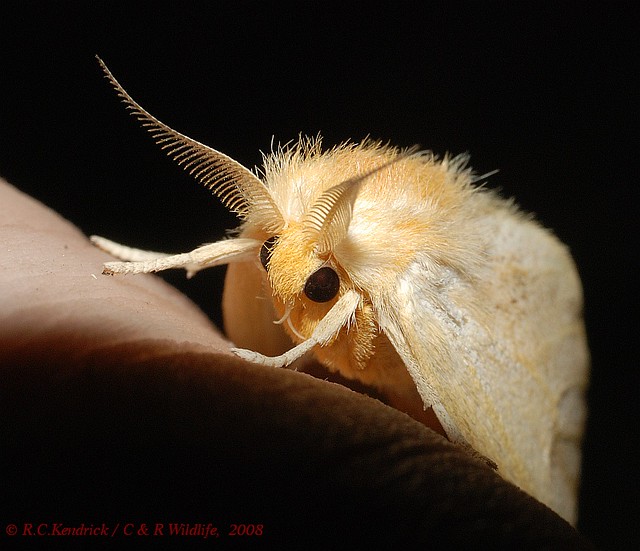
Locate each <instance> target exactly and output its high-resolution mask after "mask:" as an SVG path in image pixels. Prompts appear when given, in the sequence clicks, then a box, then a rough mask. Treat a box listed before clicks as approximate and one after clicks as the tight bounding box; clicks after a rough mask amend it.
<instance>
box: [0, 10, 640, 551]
mask: <svg viewBox="0 0 640 551" xmlns="http://www.w3.org/2000/svg"><path fill="white" fill-rule="evenodd" d="M86 4H87V6H84V5H82V7H81V6H80V5H79V4H75V3H70V2H60V3H57V2H56V3H53V2H51V3H49V2H42V3H37V2H21V3H17V4H16V6H15V7H12V4H11V2H4V3H3V7H2V8H0V9H1V10H2V13H1V15H0V100H1V101H0V175H2V176H3V177H5V178H6V179H8V180H9V181H10V182H11V183H13V184H14V185H16V186H17V187H19V188H20V189H22V190H23V191H25V192H27V193H29V194H31V195H33V196H34V197H36V198H38V199H40V200H42V201H43V202H44V203H46V204H47V205H49V206H51V207H52V208H54V209H55V210H57V211H59V212H60V213H61V214H62V215H64V216H66V217H67V218H69V219H70V220H71V221H73V222H74V223H76V224H77V225H78V226H79V227H80V228H81V229H82V230H83V231H84V232H86V233H87V234H92V233H96V234H100V235H104V236H107V237H109V238H112V239H114V240H116V241H119V242H124V243H127V244H130V245H133V246H138V247H142V248H150V249H154V250H166V251H168V252H183V251H187V250H190V249H192V248H194V247H195V246H197V245H199V244H201V243H204V242H210V241H214V240H216V239H218V238H220V237H221V236H222V235H223V234H224V230H225V229H226V228H232V227H234V226H235V224H236V222H235V219H234V217H233V216H231V215H229V214H228V213H226V212H225V211H224V209H223V208H222V207H221V206H220V205H219V203H218V201H217V199H215V198H213V197H212V196H211V195H210V193H209V192H208V191H206V190H204V189H201V188H200V187H199V186H198V185H197V184H195V183H194V182H193V181H192V180H191V179H190V178H189V177H188V176H187V175H186V174H183V173H182V171H181V170H180V169H179V168H178V167H176V166H175V165H174V164H173V163H172V162H171V161H169V160H167V159H166V158H165V157H164V155H163V154H162V153H161V152H159V150H158V148H157V147H156V146H155V145H154V144H153V143H152V141H151V140H150V139H149V138H148V137H147V136H146V135H145V133H144V132H143V131H141V130H140V129H139V128H138V127H137V125H136V123H135V122H134V121H133V119H132V118H131V117H129V116H128V115H126V113H125V110H124V109H123V107H122V106H121V105H119V103H118V100H117V98H116V96H115V94H114V93H113V91H112V90H111V89H110V87H109V86H108V84H107V82H106V81H105V80H104V79H103V78H102V75H101V73H100V70H99V68H98V66H97V63H96V61H95V59H94V55H96V54H99V55H100V56H101V57H102V58H103V59H104V60H105V61H106V63H107V64H108V65H109V67H110V68H111V70H112V71H113V73H114V74H115V76H116V77H117V78H118V79H119V80H120V82H121V83H122V84H123V86H124V87H125V88H126V89H127V90H128V91H129V92H130V93H131V94H132V95H133V97H134V98H135V99H136V100H138V101H139V102H140V103H141V104H142V106H144V107H145V108H146V109H147V110H148V111H149V112H151V113H152V114H154V115H156V116H157V117H158V118H160V119H161V120H162V121H164V122H166V123H167V124H169V125H170V126H172V127H173V128H175V129H177V130H179V131H181V132H183V133H185V134H187V135H189V136H191V137H193V138H196V139H198V140H200V141H202V142H204V143H207V144H209V145H211V146H212V147H215V148H216V149H218V150H220V151H223V152H225V153H227V154H228V155H230V156H231V157H233V158H235V159H236V160H238V161H240V162H241V163H242V164H244V165H245V166H248V167H253V166H255V165H259V164H260V161H261V157H260V153H259V151H260V150H262V151H265V152H266V151H269V150H270V147H271V145H270V144H271V140H272V137H275V141H276V142H278V141H279V142H287V141H289V140H292V139H295V138H296V137H297V135H298V133H300V132H302V133H306V134H312V135H315V134H316V133H318V132H321V133H322V135H323V136H324V142H325V144H326V145H333V144H335V143H338V142H340V141H343V140H345V139H348V138H353V139H360V138H362V137H364V136H366V135H370V136H372V137H374V138H380V139H383V140H385V141H386V140H390V141H391V142H392V143H393V144H395V145H400V146H410V145H413V144H416V143H418V144H420V145H421V146H422V147H424V148H429V149H433V150H434V151H435V152H437V153H440V154H443V153H445V152H447V151H449V152H452V153H460V152H464V151H468V152H470V154H471V156H472V164H473V166H474V167H475V169H476V170H477V171H478V172H479V173H484V172H488V171H490V170H493V169H495V168H499V169H500V172H499V173H498V174H497V175H496V176H493V177H492V178H491V182H492V185H495V186H498V187H500V188H502V189H503V191H504V193H505V194H506V195H509V196H514V197H516V198H517V201H518V203H519V204H520V205H521V206H522V207H523V208H524V209H526V210H528V211H532V212H534V213H536V215H537V216H538V218H539V219H540V220H541V221H542V222H543V223H544V224H545V225H547V226H548V227H551V228H553V229H554V230H555V231H556V233H557V234H558V235H559V236H560V238H561V239H562V240H564V241H565V242H566V243H568V244H569V246H570V247H571V249H572V251H573V253H574V256H575V258H576V261H577V263H578V266H579V269H580V271H581V274H582V277H583V281H584V287H585V295H586V319H587V325H588V332H589V338H590V343H591V350H592V355H593V372H592V378H591V389H590V394H589V402H590V406H589V407H590V419H589V425H588V431H587V436H586V441H585V446H584V466H583V490H582V496H581V520H580V530H581V532H582V533H583V534H585V535H587V536H588V537H589V538H590V539H591V540H592V541H594V542H595V543H596V544H597V545H598V547H600V548H602V549H632V548H635V546H636V545H637V544H638V539H637V533H638V527H637V523H638V506H637V505H636V502H637V498H636V493H637V489H638V488H637V483H638V477H637V474H636V473H637V470H636V468H637V461H633V460H632V458H634V454H635V449H636V448H637V444H638V435H637V433H638V428H637V421H638V412H637V406H636V402H637V401H638V398H639V397H640V396H639V395H640V392H639V390H640V385H639V381H638V369H637V367H638V366H637V360H636V359H635V355H634V356H633V357H632V354H631V349H632V347H634V346H635V345H633V344H632V343H633V342H634V341H633V340H632V339H633V338H634V337H635V338H637V337H636V332H635V331H633V333H632V327H636V328H637V321H636V320H637V318H636V315H635V314H636V312H635V311H632V309H633V306H635V303H636V293H635V283H636V281H637V279H636V277H634V276H632V272H631V269H632V266H634V265H636V264H637V258H638V255H637V248H636V245H635V241H636V239H635V237H636V235H635V234H636V232H635V231H632V226H631V207H632V203H633V201H634V199H637V193H636V186H637V182H636V180H637V161H636V158H635V155H634V156H633V157H632V129H633V130H635V132H634V133H633V134H634V135H633V137H634V138H636V143H635V144H633V145H634V146H635V148H634V150H633V153H634V154H637V135H638V127H637V112H636V110H635V103H637V100H638V93H637V92H638V90H637V88H635V87H634V84H635V82H633V81H634V80H635V79H636V76H637V73H638V63H637V61H636V58H635V56H634V54H633V52H634V51H635V46H636V44H635V43H636V40H632V36H633V38H634V39H635V38H636V37H635V35H632V33H635V30H634V27H635V25H634V24H633V21H634V18H633V17H632V15H631V14H632V10H631V4H630V3H629V4H622V3H608V4H606V5H605V4H602V5H597V4H593V3H589V4H587V3H582V2H573V3H558V2H553V3H551V2H547V3H544V2H543V3H536V4H535V6H534V7H530V8H523V7H519V3H513V4H512V3H508V2H504V3H471V2H469V3H451V2H447V3H439V2H435V3H434V2H409V3H403V2H389V3H365V2H358V3H355V2H353V3H348V2H342V3H331V2H299V3H297V4H291V5H290V6H288V7H285V6H281V5H279V4H274V5H270V4H268V3H257V2H256V3H253V2H238V1H237V0H236V1H235V2H210V3H209V4H204V5H197V6H196V5H195V4H191V3H179V7H171V6H173V4H172V5H171V6H165V5H164V3H157V2H153V3H151V2H149V3H135V4H134V3H132V4H131V5H129V6H127V7H126V8H125V7H122V8H118V7H117V4H115V3H113V2H109V3H104V4H103V3H100V2H94V3H86ZM175 4H178V3H175ZM89 5H90V6H91V7H88V6H89ZM632 178H633V182H632ZM634 229H635V228H634ZM0 244H2V246H4V245H5V244H4V243H3V242H2V236H0ZM209 272H210V273H206V272H205V273H201V274H199V275H198V277H196V278H195V279H193V280H191V281H188V282H187V281H186V280H185V279H184V275H183V273H180V274H177V273H176V274H169V275H167V276H166V277H167V278H168V279H169V280H170V281H172V282H173V283H175V284H176V285H178V286H179V287H180V288H181V289H183V290H184V291H185V292H186V293H187V294H189V295H190V296H191V297H192V298H193V299H194V300H195V301H196V302H198V303H199V304H200V305H201V306H202V308H203V309H204V310H205V311H207V312H208V313H210V314H211V316H212V317H213V319H214V320H219V300H220V293H221V286H222V274H223V270H221V269H220V270H218V269H216V270H210V271H209ZM630 288H631V289H632V290H629V289H630ZM425 499H428V496H425ZM1 520H2V519H0V521H1Z"/></svg>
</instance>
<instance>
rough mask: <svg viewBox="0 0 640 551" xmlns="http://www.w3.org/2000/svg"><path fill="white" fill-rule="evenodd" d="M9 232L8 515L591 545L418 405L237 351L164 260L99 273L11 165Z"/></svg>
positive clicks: (96, 258)
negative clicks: (164, 271)
mask: <svg viewBox="0 0 640 551" xmlns="http://www.w3.org/2000/svg"><path fill="white" fill-rule="evenodd" d="M0 235H2V236H3V245H2V247H3V249H2V250H1V251H0V301H1V306H2V308H0V366H1V369H2V379H1V383H2V388H1V389H0V430H1V432H0V438H1V439H2V442H3V447H2V450H3V451H2V455H1V457H2V465H1V468H2V472H4V473H6V474H7V475H8V476H6V477H5V478H6V479H7V480H8V481H9V482H8V487H7V488H6V490H5V491H4V495H5V499H4V500H3V505H2V507H3V509H6V510H3V511H0V513H1V515H2V518H7V515H10V514H13V515H14V516H15V515H16V514H17V513H16V511H19V512H20V513H19V514H18V516H20V515H22V516H24V519H23V520H25V521H28V520H29V519H30V518H31V517H32V516H33V515H37V514H41V515H51V514H52V507H53V506H52V503H56V504H57V505H56V506H57V508H58V509H57V510H58V511H60V504H62V509H61V510H62V511H63V513H62V514H63V516H64V514H66V515H67V516H68V517H73V518H76V516H77V515H81V514H86V513H87V512H91V514H92V518H93V517H95V516H96V515H97V516H100V515H103V516H104V517H105V518H107V517H108V518H114V517H117V516H127V515H129V516H130V518H136V519H138V518H142V517H145V516H151V517H153V518H152V519H151V520H153V521H154V522H159V523H162V522H163V521H164V522H171V521H172V518H174V517H175V516H176V515H181V518H183V519H185V517H186V519H185V520H186V521H188V520H189V518H191V519H192V521H193V522H195V519H200V518H202V517H203V512H205V511H209V512H213V514H214V516H216V517H217V518H218V519H220V521H221V522H222V523H223V524H224V523H226V524H225V527H226V528H228V526H229V525H230V524H232V523H234V522H235V523H237V522H240V521H241V520H242V519H245V520H246V519H249V520H250V521H251V522H253V523H260V522H262V524H264V525H265V526H266V527H267V529H268V530H269V531H270V534H271V537H272V541H274V542H275V541H279V542H290V541H291V540H292V539H295V541H296V542H297V543H298V544H303V543H304V542H305V541H308V542H316V543H317V542H323V543H325V544H327V543H331V542H334V543H348V542H354V543H363V542H366V541H371V542H376V543H398V542H405V543H407V542H410V543H411V544H418V543H426V542H428V543H429V545H430V548H435V549H437V548H450V546H451V545H464V544H465V543H474V544H476V547H477V548H478V547H482V544H486V546H487V548H494V549H500V548H504V549H507V548H514V547H513V546H514V545H518V546H519V547H518V548H539V547H540V545H541V544H544V545H549V546H551V547H550V548H554V547H553V545H556V544H558V546H560V545H562V546H564V545H565V544H566V545H567V548H588V544H586V543H585V542H583V541H582V540H580V539H579V536H578V535H577V534H576V533H575V531H573V529H572V528H571V527H570V526H569V525H567V524H566V523H565V522H564V521H562V520H561V519H560V518H559V517H557V516H556V515H555V514H553V513H552V512H551V511H549V510H548V509H547V508H546V507H544V506H543V505H541V504H539V503H538V502H536V501H535V500H533V499H532V498H530V497H529V496H527V495H525V494H524V493H522V492H520V491H519V490H517V489H516V488H515V487H513V486H511V485H510V484H508V483H506V482H504V481H503V480H502V479H500V477H499V476H498V475H497V474H496V473H495V472H493V471H492V470H491V469H490V468H489V467H487V466H486V465H485V464H483V463H482V461H479V460H476V459H475V458H473V457H470V456H469V455H468V454H467V453H466V452H464V451H463V450H460V449H459V448H458V447H457V446H454V445H452V444H450V443H449V442H447V441H446V440H445V439H443V438H442V437H440V436H439V435H437V434H435V433H434V432H432V431H430V430H429V429H427V428H425V427H424V426H423V425H421V424H420V423H417V422H415V421H414V420H412V419H410V418H409V417H407V416H406V415H403V414H402V413H400V412H398V411H395V410H393V409H392V408H389V407H386V406H384V405H383V404H381V403H379V402H377V401H376V400H373V399H371V398H368V397H366V396H363V395H360V394H357V393H355V392H352V391H350V390H348V389H346V388H344V387H342V386H340V385H335V384H332V383H328V382H326V381H321V380H317V379H314V378H313V377H310V376H308V375H305V374H302V373H296V372H292V371H288V370H275V369H264V368H260V367H256V366H253V365H250V364H246V363H243V362H241V361H239V360H238V359H236V358H235V357H233V356H232V355H230V354H229V353H228V351H227V347H228V344H227V342H226V341H225V340H224V338H223V337H222V336H221V335H220V334H219V333H218V332H217V331H216V330H215V328H213V326H212V325H211V324H210V323H209V321H208V319H207V318H206V316H204V315H203V314H202V313H201V312H200V311H199V310H198V309H197V308H196V307H195V306H194V305H192V304H191V303H190V302H189V301H188V300H187V299H186V298H184V297H182V295H180V294H179V293H177V292H176V291H175V290H173V289H172V288H171V287H170V286H168V285H165V284H164V283H163V282H161V281H160V280H159V279H158V278H156V277H153V276H136V277H135V278H130V279H128V278H122V279H118V278H109V277H105V276H101V275H100V273H99V272H100V266H101V264H102V262H104V261H105V260H106V259H107V258H106V257H105V255H104V254H103V253H101V252H99V251H97V250H95V249H94V248H92V247H91V245H90V244H89V243H88V241H87V240H86V238H85V237H84V236H83V235H82V234H81V233H80V232H79V231H78V230H77V229H76V228H75V227H74V226H73V225H71V224H70V223H68V222H67V221H65V220H64V219H62V218H60V217H59V216H58V215H57V214H56V213H54V212H52V211H51V210H49V209H47V208H46V207H44V206H42V205H41V204H39V203H37V202H35V201H33V200H32V199H31V198H29V197H27V196H25V195H24V194H22V193H20V192H19V191H17V190H15V188H12V187H11V186H9V185H7V184H4V183H0ZM94 276H95V277H94ZM141 515H142V516H141ZM205 516H206V515H205Z"/></svg>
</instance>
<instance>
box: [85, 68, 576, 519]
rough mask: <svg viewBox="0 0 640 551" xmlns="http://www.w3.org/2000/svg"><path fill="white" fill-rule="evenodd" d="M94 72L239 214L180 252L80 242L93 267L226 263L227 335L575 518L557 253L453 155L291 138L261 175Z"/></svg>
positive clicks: (561, 249) (563, 295)
mask: <svg viewBox="0 0 640 551" xmlns="http://www.w3.org/2000/svg"><path fill="white" fill-rule="evenodd" d="M103 68H104V69H105V72H106V74H107V76H108V77H109V79H110V80H111V82H112V84H113V85H114V86H115V87H116V89H117V90H118V92H119V94H120V96H121V97H122V98H123V99H124V101H125V102H126V104H127V107H128V108H129V109H130V110H131V111H132V113H133V114H134V115H135V116H137V118H138V119H140V120H141V121H142V123H143V125H144V126H146V127H147V128H148V129H149V131H150V132H151V133H152V135H153V136H154V138H156V140H158V141H159V143H161V144H162V147H163V148H165V149H166V150H167V152H168V154H169V155H170V156H172V157H173V158H174V159H176V160H177V161H178V162H179V163H180V164H183V166H185V168H186V169H187V170H189V171H190V172H192V173H193V174H194V176H195V177H196V178H197V179H199V180H200V181H202V182H203V183H204V184H205V185H207V186H208V187H210V188H211V189H212V190H213V191H214V192H215V193H216V194H217V195H218V196H219V197H220V198H221V199H222V201H223V202H224V204H225V205H226V206H227V207H229V208H230V209H231V210H233V211H235V212H236V213H237V214H238V216H239V217H240V219H241V220H242V224H241V226H240V228H239V231H238V234H237V237H234V238H232V239H227V240H223V241H220V242H217V243H212V244H209V245H203V246H202V247H199V248H197V249H195V250H194V251H192V252H190V253H184V254H181V255H162V254H160V253H157V254H156V255H154V254H151V253H148V252H145V251H138V250H136V249H129V248H123V247H122V246H118V245H116V244H113V243H111V242H108V241H106V240H104V239H102V238H95V241H96V243H97V244H98V245H99V246H101V247H102V248H104V249H105V250H107V251H109V252H111V253H113V254H114V255H116V256H118V257H119V258H120V259H121V260H123V261H125V262H112V263H107V264H106V265H105V270H106V271H107V272H108V273H139V272H149V271H157V270H159V269H167V268H176V267H180V268H185V269H186V270H187V271H188V273H189V274H194V273H196V272H197V271H198V270H200V269H204V268H207V267H211V266H214V265H218V264H227V263H228V264H229V267H228V271H227V277H226V283H225V290H224V296H223V315H224V320H225V328H226V331H227V334H228V336H229V337H230V338H231V340H232V341H233V342H234V343H235V344H236V346H239V347H242V349H236V350H235V351H236V353H237V354H238V355H240V356H241V357H244V358H246V359H249V360H251V361H256V362H258V363H261V364H263V365H265V366H274V367H283V366H285V365H289V364H291V363H292V362H294V361H296V360H297V359H299V358H301V357H302V356H304V355H306V354H312V355H313V356H314V357H315V358H316V359H317V360H318V361H319V362H320V363H322V364H323V365H324V366H326V367H327V368H328V369H330V370H334V371H337V372H339V373H340V374H341V375H342V376H344V377H346V378H350V379H356V380H358V381H361V382H362V383H364V384H365V385H368V386H370V387H375V388H376V389H378V390H379V391H380V392H381V393H382V395H386V396H388V397H389V399H390V402H392V403H394V405H398V406H399V407H401V408H403V409H406V410H407V411H409V410H416V409H421V408H429V407H431V408H433V411H434V412H435V414H436V416H437V417H438V420H439V422H440V423H441V425H442V427H443V428H444V431H445V432H446V434H447V436H448V437H449V438H450V439H451V440H453V441H456V442H460V443H462V444H464V445H468V446H471V447H472V448H474V449H475V450H476V451H478V452H479V453H480V454H482V455H484V456H486V457H487V458H489V459H491V460H492V461H494V462H495V463H496V465H497V467H498V472H499V473H500V474H501V475H502V476H503V477H504V478H506V479H508V480H510V481H512V482H514V483H515V484H516V485H518V486H520V487H521V488H522V489H524V490H525V491H527V492H529V493H530V494H532V495H533V496H534V497H536V498H538V499H539V500H541V501H542V502H544V503H546V504H547V505H549V506H550V507H551V508H553V509H554V510H556V511H557V512H558V513H559V514H560V515H562V516H563V517H565V518H566V519H567V520H569V521H570V522H575V519H576V496H577V487H578V479H579V471H580V452H579V450H580V440H581V435H582V430H583V423H584V415H585V410H584V398H583V393H584V389H585V386H586V381H587V369H588V351H587V348H586V338H585V334H584V328H583V323H582V318H581V312H582V294H581V287H580V281H579V279H578V276H577V272H576V270H575V266H574V264H573V261H572V259H571V256H570V254H569V253H568V250H567V249H566V247H565V246H564V245H562V244H561V243H560V242H559V241H558V240H557V239H556V238H555V237H554V236H553V235H552V234H551V233H550V232H549V231H547V230H545V229H544V228H542V227H541V226H540V225H539V224H537V223H536V222H535V221H533V220H532V219H531V218H530V217H528V216H525V215H523V214H522V213H520V212H519V211H518V209H517V208H516V207H515V206H514V205H513V203H512V202H510V201H506V200H504V199H501V198H500V197H498V196H497V195H496V194H494V193H493V192H490V191H487V190H485V189H483V188H481V187H478V186H476V185H474V184H475V181H476V177H475V176H474V175H473V173H472V172H471V171H470V170H469V169H467V168H466V162H467V159H466V157H463V156H459V157H454V158H447V157H445V158H444V159H438V158H437V157H435V156H434V155H433V154H431V153H428V152H415V151H410V150H400V149H397V148H393V147H389V146H385V145H382V144H380V143H376V142H372V141H364V142H362V143H359V144H355V143H346V144H343V145H340V146H337V147H334V148H333V149H330V150H323V149H322V148H321V142H320V139H319V138H316V139H310V138H300V140H299V141H298V142H297V143H295V144H293V145H291V146H289V147H284V148H279V149H277V150H276V151H274V152H273V153H272V154H270V155H267V156H265V158H264V169H263V175H262V177H261V178H259V177H258V176H257V175H256V174H254V173H252V172H251V171H249V170H248V169H246V168H244V167H242V166H241V165H240V164H238V163H237V162H236V161H233V160H232V159H230V158H229V157H227V156H225V155H224V154H222V153H219V152H217V151H215V150H213V149H211V148H209V147H207V146H204V145H203V144H200V143H199V142H196V141H195V140H192V139H191V138H188V137H186V136H184V135H182V134H179V133H178V132H176V131H174V130H172V129H171V128H169V127H167V126H166V125H164V124H163V123H161V122H160V121H158V120H157V119H155V118H154V117H153V116H152V115H150V114H148V113H147V112H146V111H144V110H143V109H142V107H140V106H139V105H138V104H137V103H136V102H135V101H134V100H133V99H132V98H131V97H130V96H129V95H128V94H127V93H126V92H125V91H124V90H123V89H122V87H121V86H120V85H119V84H118V83H117V82H116V80H115V79H114V78H113V76H112V75H111V73H109V72H108V70H107V69H106V67H104V65H103Z"/></svg>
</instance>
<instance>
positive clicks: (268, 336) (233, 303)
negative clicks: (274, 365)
mask: <svg viewBox="0 0 640 551" xmlns="http://www.w3.org/2000/svg"><path fill="white" fill-rule="evenodd" d="M222 313H223V321H224V329H225V332H226V334H227V336H228V337H229V338H230V339H231V340H232V341H233V343H234V344H235V345H236V346H237V347H240V348H246V349H248V350H255V351H256V352H260V353H261V354H264V355H265V356H279V355H280V354H282V353H284V352H286V351H287V350H289V349H290V348H291V347H292V344H293V343H292V341H291V339H290V338H289V336H288V335H287V334H286V333H285V331H284V328H283V327H282V325H281V324H276V323H274V321H277V320H278V318H279V317H280V316H278V315H277V313H276V311H275V309H274V307H273V302H272V300H271V291H270V290H269V284H268V283H267V278H266V274H265V271H264V269H263V268H262V266H260V265H259V264H258V262H257V260H256V262H242V263H235V264H229V265H228V267H227V274H226V277H225V284H224V292H223V295H222Z"/></svg>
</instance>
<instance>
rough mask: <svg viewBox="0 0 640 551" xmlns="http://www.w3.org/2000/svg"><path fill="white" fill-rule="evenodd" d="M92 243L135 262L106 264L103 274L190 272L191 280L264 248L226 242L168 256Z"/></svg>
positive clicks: (253, 242) (251, 242) (241, 241)
mask: <svg viewBox="0 0 640 551" xmlns="http://www.w3.org/2000/svg"><path fill="white" fill-rule="evenodd" d="M92 241H93V242H94V243H96V244H97V245H98V246H100V248H102V245H103V244H105V242H106V247H107V252H111V251H114V252H115V253H116V254H117V255H118V256H119V257H120V258H122V257H123V256H124V257H125V258H133V259H135V260H133V261H130V262H106V263H105V264H104V267H103V270H102V273H103V274H106V275H114V274H142V273H149V272H159V271H162V270H169V269H172V268H184V269H185V270H186V271H187V277H191V276H193V275H194V274H195V273H197V272H198V271H200V270H204V269H205V268H210V267H212V266H218V265H220V264H227V263H229V262H239V261H246V260H248V259H250V258H251V257H252V255H255V254H256V253H257V251H258V250H259V249H260V246H261V243H260V242H259V241H256V240H255V239H247V238H236V239H225V240H223V241H217V242H216V243H210V244H208V245H202V246H201V247H198V248H197V249H194V250H193V251H191V252H188V253H181V254H174V255H168V254H165V253H155V252H151V251H142V250H139V249H131V248H129V247H125V246H123V245H118V244H117V243H113V242H111V241H108V240H105V239H103V238H98V239H96V238H95V237H94V238H92ZM120 254H121V255H122V256H120ZM158 255H159V256H158Z"/></svg>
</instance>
